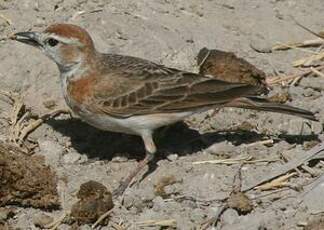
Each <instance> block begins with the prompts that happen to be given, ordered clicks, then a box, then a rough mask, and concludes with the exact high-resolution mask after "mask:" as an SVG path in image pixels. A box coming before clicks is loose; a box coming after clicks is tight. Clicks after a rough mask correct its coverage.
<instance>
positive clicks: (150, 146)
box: [113, 132, 156, 196]
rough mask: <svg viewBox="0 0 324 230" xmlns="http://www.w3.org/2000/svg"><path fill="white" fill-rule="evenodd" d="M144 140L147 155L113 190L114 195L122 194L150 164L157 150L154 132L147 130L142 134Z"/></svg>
mask: <svg viewBox="0 0 324 230" xmlns="http://www.w3.org/2000/svg"><path fill="white" fill-rule="evenodd" d="M142 139H143V141H144V145H145V150H146V155H145V158H144V159H143V160H141V161H140V162H139V163H138V165H137V166H136V168H135V169H134V170H133V171H132V172H131V173H130V174H129V175H128V176H127V177H126V178H125V179H124V180H123V181H122V182H121V183H120V185H119V187H118V188H117V189H116V190H115V191H114V192H113V195H114V196H120V195H122V194H123V193H124V191H125V190H126V189H127V188H128V186H130V184H131V183H132V181H133V179H134V178H135V177H136V176H137V175H138V174H139V173H140V172H141V171H142V169H143V168H144V167H145V166H146V165H147V164H149V163H150V162H151V161H152V160H153V158H154V153H155V152H156V146H155V144H154V141H153V137H152V132H146V133H144V134H143V135H142Z"/></svg>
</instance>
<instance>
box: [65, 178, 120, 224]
mask: <svg viewBox="0 0 324 230" xmlns="http://www.w3.org/2000/svg"><path fill="white" fill-rule="evenodd" d="M77 197H78V198H79V199H80V200H79V201H78V202H77V203H75V204H74V205H73V206H72V210H71V216H72V218H73V219H74V220H75V221H76V222H77V223H78V224H80V225H81V224H89V223H94V222H95V221H96V220H97V219H98V218H99V217H100V216H101V215H103V214H104V213H106V212H107V211H109V210H110V209H112V208H113V207H114V204H113V201H112V194H111V192H110V191H109V190H108V189H107V188H106V187H105V186H104V185H102V184H100V183H98V182H96V181H88V182H86V183H83V184H82V185H81V186H80V190H79V192H78V194H77ZM107 222H108V218H106V219H105V221H102V222H101V223H102V224H107Z"/></svg>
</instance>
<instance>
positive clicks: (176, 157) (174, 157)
mask: <svg viewBox="0 0 324 230" xmlns="http://www.w3.org/2000/svg"><path fill="white" fill-rule="evenodd" d="M167 158H168V160H169V161H176V160H178V158H179V155H178V154H170V155H168V157H167Z"/></svg>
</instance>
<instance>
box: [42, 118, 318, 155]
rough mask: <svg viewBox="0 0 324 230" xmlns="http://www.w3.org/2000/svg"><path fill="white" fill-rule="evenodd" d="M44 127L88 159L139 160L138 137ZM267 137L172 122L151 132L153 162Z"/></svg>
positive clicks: (70, 124)
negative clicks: (206, 130)
mask: <svg viewBox="0 0 324 230" xmlns="http://www.w3.org/2000/svg"><path fill="white" fill-rule="evenodd" d="M47 124H49V125H50V126H52V127H53V128H54V129H55V130H56V131H58V132H60V133H62V134H63V135H65V136H68V137H70V138H71V143H72V147H73V148H74V149H75V150H77V151H78V152H79V153H81V154H86V155H87V156H88V158H89V159H93V160H96V159H101V160H111V159H112V158H113V157H116V156H124V157H127V158H128V159H137V160H138V159H143V158H144V156H145V149H144V145H143V142H142V140H141V138H140V137H138V136H132V135H126V134H120V133H112V132H107V131H102V130H99V129H97V128H94V127H92V126H90V125H88V124H86V123H84V122H82V121H81V120H79V119H75V118H71V119H67V120H54V119H52V120H49V121H47ZM265 137H267V136H266V135H264V134H259V133H257V132H255V131H246V130H230V131H228V132H227V131H226V130H225V131H222V132H210V133H205V134H200V133H199V132H198V131H197V130H194V129H191V128H190V127H189V126H188V125H187V124H185V123H183V122H179V123H176V124H174V125H172V126H169V127H167V128H161V129H159V130H157V131H156V132H155V136H154V139H155V143H156V144H157V148H158V154H157V157H156V160H159V159H161V158H165V157H166V156H167V155H168V154H171V153H176V154H178V155H179V156H183V155H188V154H192V153H195V152H197V151H199V150H202V149H205V148H208V147H209V146H210V145H212V144H215V143H218V142H222V141H225V140H227V141H229V142H231V143H232V144H234V145H240V144H249V143H253V142H256V141H260V140H263V139H264V138H265ZM280 139H284V140H286V141H287V142H289V143H298V144H300V143H303V142H304V141H310V140H318V137H317V136H316V135H307V136H300V135H298V136H289V135H286V136H282V137H280Z"/></svg>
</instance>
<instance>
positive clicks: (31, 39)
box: [10, 32, 42, 48]
mask: <svg viewBox="0 0 324 230" xmlns="http://www.w3.org/2000/svg"><path fill="white" fill-rule="evenodd" d="M39 38H40V34H39V33H38V32H19V33H15V34H13V35H12V36H10V39H12V40H15V41H18V42H22V43H25V44H28V45H31V46H34V47H38V48H40V47H41V46H42V43H41V41H40V39H39Z"/></svg>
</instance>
